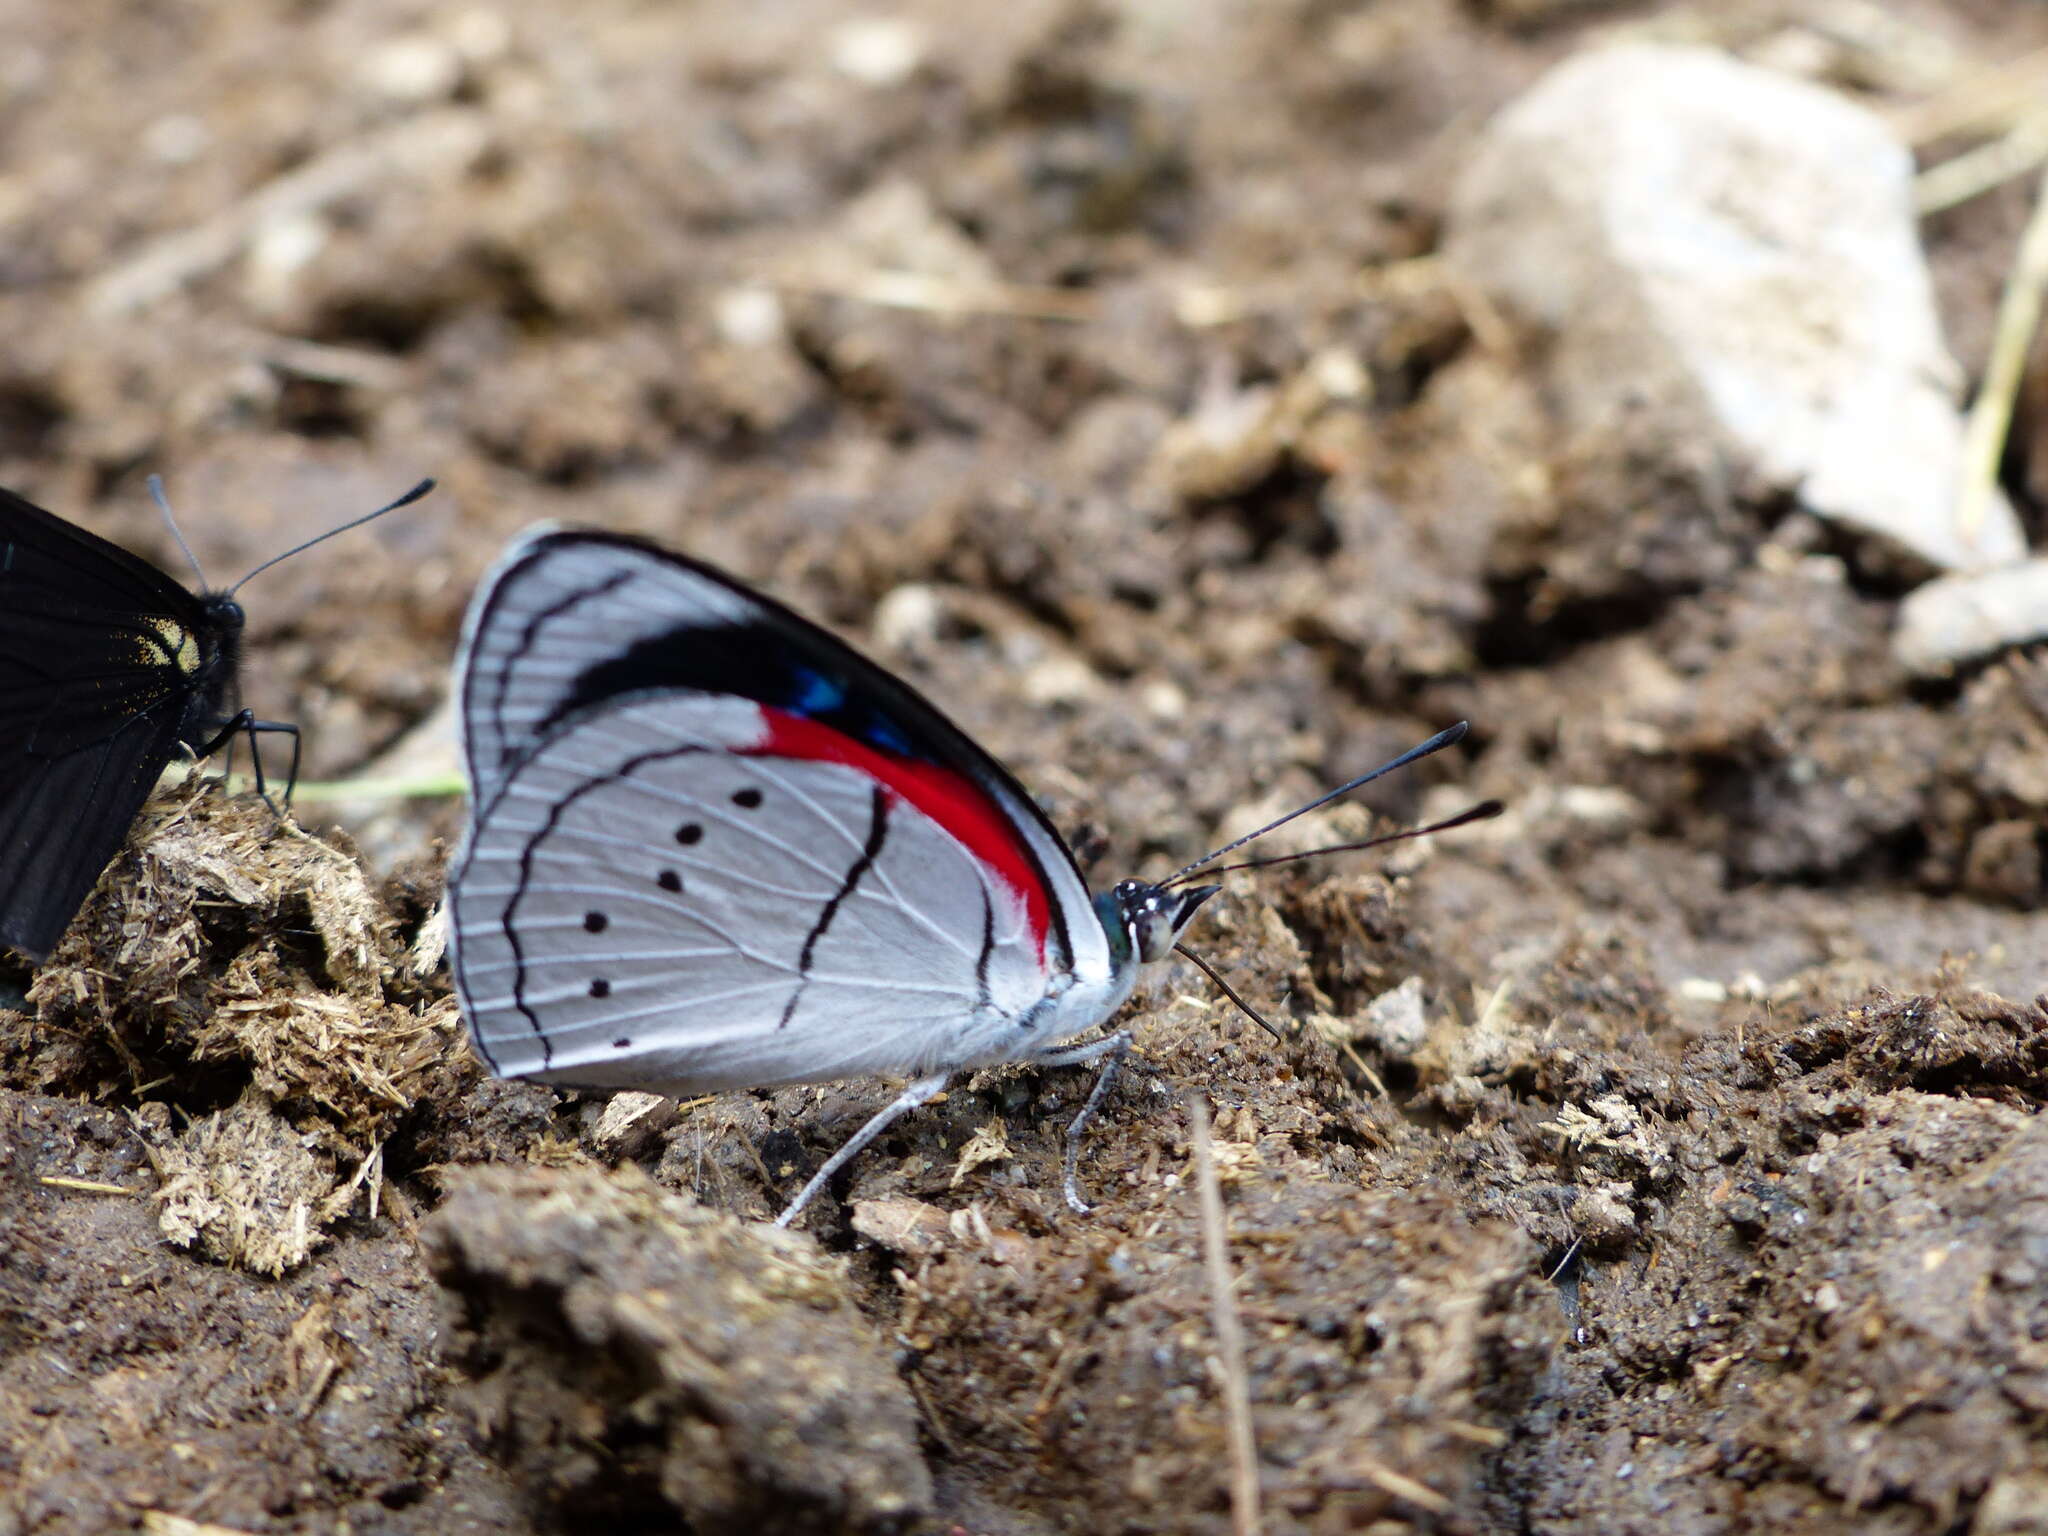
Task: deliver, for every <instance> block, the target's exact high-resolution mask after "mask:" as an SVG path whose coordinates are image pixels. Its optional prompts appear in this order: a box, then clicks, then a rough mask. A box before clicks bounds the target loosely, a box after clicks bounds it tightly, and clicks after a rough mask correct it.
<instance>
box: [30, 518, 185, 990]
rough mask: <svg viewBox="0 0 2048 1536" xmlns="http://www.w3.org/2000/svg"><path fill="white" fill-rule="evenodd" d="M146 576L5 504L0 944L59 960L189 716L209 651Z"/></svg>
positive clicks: (49, 521)
mask: <svg viewBox="0 0 2048 1536" xmlns="http://www.w3.org/2000/svg"><path fill="white" fill-rule="evenodd" d="M213 627H214V625H213V621H211V620H209V618H208V616H207V614H206V611H205V607H204V605H203V604H202V603H201V601H200V600H199V599H198V598H196V597H195V596H193V594H192V593H190V592H188V591H186V590H185V589H184V588H183V587H181V586H179V585H178V584H177V583H176V582H174V581H172V580H171V579H170V578H169V577H167V576H165V575H164V574H163V573H162V572H160V571H158V570H157V569H156V568H155V567H154V566H151V565H149V564H148V563H147V562H145V561H142V560H140V559H138V558H136V557H135V556H134V555H132V554H130V553H128V551H126V550H124V549H122V548H120V547H119V546H118V545H114V544H110V543H108V542H107V541H106V540H104V539H101V538H98V537H97V536H95V535H93V534H90V533H87V532H86V531H85V530H84V529H82V528H77V527H74V526H72V525H71V524H69V523H67V522H65V521H64V520H63V519H61V518H58V517H56V516H53V515H52V514H51V513H48V512H46V511H44V510H43V509H42V508H40V507H37V506H35V505H33V504H32V503H30V502H27V501H25V500H23V499H22V498H21V497H19V496H16V495H14V494H13V493H11V492H8V491H4V490H0V942H4V943H6V944H8V945H11V946H12V947H13V948H15V949H18V950H20V951H21V952H22V953H24V954H26V955H28V956H30V957H31V958H34V959H37V960H41V959H43V958H45V957H46V956H47V955H48V954H49V952H50V950H51V949H53V948H54V947H55V946H56V943H57V940H58V939H59V938H61V937H62V936H63V933H64V929H65V928H66V927H67V926H69V924H70V922H71V919H72V916H73V915H74V914H75V913H76V912H77V910H78V908H79V905H80V904H81V903H82V902H83V901H84V900H85V897H86V895H87V893H88V892H90V891H91V889H92V887H93V883H94V882H95V881H96V880H97V879H98V878H99V875H100V871H101V870H102V869H104V868H105V867H106V864H107V861H108V860H109V859H111V858H112V857H113V855H114V853H115V851H116V850H117V849H118V848H119V847H120V845H121V839H122V838H123V837H124V836H125V835H126V833H127V830H128V826H129V824H130V823H131V822H132V821H133V820H134V819H135V813H136V811H137V810H139V809H140V808H141V806H142V802H143V801H144V800H145V799H147V798H148V795H149V792H150V789H151V788H152V787H153V786H154V785H155V783H156V781H157V778H158V776H159V775H161V774H162V772H163V769H164V765H165V763H166V762H168V761H169V759H170V756H171V754H172V752H174V751H175V750H176V749H177V746H178V743H179V741H180V739H181V738H183V737H185V736H187V735H188V734H189V733H190V731H191V729H192V722H193V720H194V718H195V717H196V716H197V715H198V714H200V713H203V712H204V709H205V708H206V707H209V700H210V699H211V700H217V697H218V694H219V691H220V688H221V687H222V686H224V681H222V682H212V681H211V680H212V679H213V678H214V676H215V674H216V672H217V670H218V669H217V667H216V665H215V663H216V661H217V659H218V657H219V655H220V654H221V652H220V645H219V637H218V636H216V635H214V634H213V633H212V632H211V630H212V628H213Z"/></svg>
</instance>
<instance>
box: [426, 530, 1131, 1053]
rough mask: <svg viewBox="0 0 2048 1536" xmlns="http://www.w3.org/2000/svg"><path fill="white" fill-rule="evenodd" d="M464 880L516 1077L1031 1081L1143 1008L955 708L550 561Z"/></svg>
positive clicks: (719, 601) (606, 572) (502, 589)
mask: <svg viewBox="0 0 2048 1536" xmlns="http://www.w3.org/2000/svg"><path fill="white" fill-rule="evenodd" d="M464 654H465V662H464V666H463V672H462V678H463V685H462V691H463V697H462V703H461V718H462V721H463V729H464V749H465V753H466V755H467V759H468V761H469V764H470V771H471V774H472V793H473V815H474V818H475V820H474V825H473V829H472V832H471V835H470V839H469V842H468V845H467V849H466V852H465V856H464V860H463V863H462V866H461V867H460V869H459V870H458V871H457V873H456V876H455V878H454V880H453V881H452V882H451V884H450V919H451V921H450V934H451V943H452V946H453V951H454V956H453V958H454V963H455V968H456V976H457V983H458V987H459V990H460V991H461V993H462V995H463V998H464V1001H465V1005H466V1008H467V1011H468V1014H469V1019H470V1023H471V1027H472V1030H473V1032H474V1034H475V1038H476V1040H477V1043H478V1046H479V1049H480V1050H481V1051H482V1052H483V1054H484V1055H485V1057H486V1058H487V1059H488V1060H489V1061H490V1062H491V1063H492V1065H493V1068H494V1070H497V1071H500V1072H503V1073H507V1074H510V1075H520V1076H538V1077H542V1078H545V1079H547V1080H551V1081H556V1082H563V1083H573V1084H579V1085H586V1086H598V1087H604V1086H639V1087H643V1088H644V1087H657V1088H660V1089H662V1090H663V1091H666V1092H673V1093H684V1092H697V1091H705V1090H710V1089H717V1088H723V1087H731V1086H739V1085H743V1084H745V1085H756V1086H760V1085H768V1084H773V1083H783V1082H806V1081H825V1080H829V1079H836V1078H841V1077H848V1076H856V1075H860V1074H863V1073H869V1072H884V1071H887V1072H918V1073H922V1072H926V1071H930V1070H935V1069H943V1068H947V1067H955V1066H965V1065H971V1064H974V1063H976V1062H981V1061H996V1060H1004V1059H1010V1058H1015V1057H1021V1056H1025V1055H1029V1054H1031V1052H1032V1051H1033V1050H1035V1049H1038V1048H1041V1047H1042V1046H1043V1045H1044V1044H1045V1043H1047V1042H1048V1041H1049V1040H1051V1039H1057V1038H1060V1037H1061V1036H1063V1035H1065V1034H1071V1033H1073V1032H1074V1031H1075V1030H1077V1029H1080V1028H1084V1027H1086V1026H1087V1025H1089V1024H1092V1023H1094V1022H1096V1021H1097V1020H1098V1019H1099V1018H1101V1017H1102V1016H1104V1015H1105V1014H1106V1013H1107V1012H1108V1011H1109V1009H1110V1008H1111V1007H1113V1006H1114V1004H1115V1002H1117V1001H1120V1000H1121V997H1122V995H1123V992H1124V991H1127V990H1128V973H1127V968H1126V969H1125V970H1121V971H1120V970H1119V968H1118V967H1117V966H1116V965H1114V964H1113V962H1112V957H1111V955H1110V952H1109V947H1108V941H1107V939H1106V937H1105V936H1104V933H1103V930H1102V925H1101V923H1100V922H1099V921H1098V920H1097V919H1096V917H1095V915H1094V912H1093V908H1092V904H1091V903H1090V901H1089V897H1088V893H1087V887H1086V885H1085V884H1084V883H1083V881H1082V880H1081V877H1080V874H1079V872H1078V871H1077V870H1076V869H1075V868H1074V865H1073V861H1072V858H1071V856H1070V855H1069V854H1068V853H1067V850H1066V846H1065V844H1064V843H1063V842H1061V841H1060V839H1059V837H1058V835H1057V834H1056V833H1054V832H1053V830H1052V828H1051V827H1050V825H1049V824H1048V823H1047V822H1046V821H1045V819H1044V817H1043V815H1042V814H1041V813H1040V812H1039V811H1038V810H1037V808H1036V806H1034V805H1033V804H1032V803H1031V801H1030V799H1029V797H1028V796H1026V795H1025V793H1024V791H1023V790H1022V789H1021V788H1020V787H1018V786H1017V784H1016V782H1015V781H1014V780H1013V779H1011V778H1010V776H1009V775H1008V774H1007V773H1005V772H1004V771H1003V770H1002V769H1001V768H1000V767H999V766H997V765H996V764H995V763H994V761H993V760H992V759H990V758H989V757H988V756H987V754H985V753H983V752H982V751H981V750H980V749H979V748H977V747H975V746H974V745H973V743H972V742H970V741H968V739H967V738H966V737H965V736H963V735H962V734H961V733H960V732H959V731H958V729H957V728H955V727H954V726H952V725H951V724H950V723H949V722H947V721H946V720H945V719H944V717H943V716H941V715H940V714H939V713H938V711H937V710H936V709H935V708H933V706H931V705H930V704H928V703H926V702H925V701H924V700H923V699H921V698H920V697H918V696H917V695H916V694H915V693H914V692H912V691H911V690H910V689H909V688H908V687H907V686H905V685H904V684H902V683H900V682H898V681H897V680H896V679H894V678H892V677H890V676H889V675H888V674H887V673H885V672H882V671H881V669H879V668H877V667H875V666H874V665H873V664H872V663H869V662H867V661H865V660H863V659H862V658H860V657H859V656H857V655H856V654H855V653H854V652H852V651H851V650H850V649H848V648H847V647H846V646H845V645H843V644H841V643H840V642H839V641H838V640H836V639H834V638H832V637H831V636H830V635H828V634H826V633H825V632H824V631H823V630H820V629H818V628H817V627H816V626H814V625H811V624H809V623H808V622H806V621H804V620H802V619H800V618H798V617H797V616H796V615H794V614H792V613H789V612H788V611H787V610H785V609H782V608H780V607H779V606H778V605H776V604H773V603H771V602H769V601H768V600H767V599H765V598H763V597H761V596H759V595H758V594H756V593H754V592H752V591H750V590H749V589H747V588H745V587H743V586H741V585H739V584H738V583H736V582H734V581H732V580H731V579H730V578H728V577H725V576H723V575H721V574H719V573H717V572H715V571H712V570H710V569H708V568H706V567H703V566H700V565H697V564H695V563H693V562H689V561H684V560H681V559H678V558H676V557H673V556H670V555H668V554H666V553H665V552H663V551H660V550H657V549H654V548H652V547H651V546H647V545H644V544H641V543H639V542H638V541H635V540H630V539H621V538H617V537H613V536H609V535H600V534H575V533H556V532H544V533H541V534H539V535H535V536H531V537H529V538H528V539H526V540H525V541H523V542H522V543H521V544H520V545H519V546H518V547H516V548H515V550H514V551H513V552H512V554H511V555H510V557H509V558H508V559H507V560H506V561H505V563H504V564H503V565H502V566H501V567H500V569H499V571H498V573H497V575H496V576H495V577H494V578H493V580H492V581H491V583H490V584H488V585H487V586H486V588H485V589H484V590H483V591H482V592H481V593H480V594H479V597H478V599H477V601H476V602H475V604H473V605H472V608H471V614H470V620H469V624H468V626H467V630H466V636H465V652H464Z"/></svg>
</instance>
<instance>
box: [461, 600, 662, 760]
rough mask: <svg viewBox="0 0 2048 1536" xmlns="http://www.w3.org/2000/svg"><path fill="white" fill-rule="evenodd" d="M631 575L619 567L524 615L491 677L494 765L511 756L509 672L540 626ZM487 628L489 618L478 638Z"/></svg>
mask: <svg viewBox="0 0 2048 1536" xmlns="http://www.w3.org/2000/svg"><path fill="white" fill-rule="evenodd" d="M632 579H633V573H632V572H630V571H618V572H615V573H613V574H612V575H610V576H607V577H606V578H605V579H604V580H603V581H600V582H595V583H593V584H591V585H589V586H584V587H579V588H577V589H576V590H575V591H574V592H571V593H570V594H569V595H568V596H566V597H563V598H561V599H559V600H557V601H555V602H553V603H550V604H549V605H548V606H547V607H545V608H543V609H541V610H540V611H539V612H538V613H536V614H534V615H533V616H532V617H530V618H529V619H527V621H526V623H525V624H524V625H523V626H522V627H521V629H520V631H519V639H518V642H517V643H516V644H515V645H513V646H512V648H511V649H510V650H509V651H508V652H507V653H506V654H505V655H504V656H503V657H502V658H500V659H499V660H498V662H497V667H498V675H497V677H496V678H494V679H493V683H494V685H495V686H494V687H493V690H492V692H493V695H494V697H493V698H492V700H491V728H492V730H494V731H495V732H496V733H497V736H498V742H497V748H498V757H499V760H498V762H497V763H495V764H493V765H492V766H493V767H496V768H502V767H503V766H504V764H505V761H506V760H507V759H508V758H509V757H510V756H512V754H511V752H510V751H509V750H508V749H507V747H506V742H507V740H508V738H509V736H510V733H509V732H508V731H507V730H506V729H505V699H506V695H507V694H509V693H510V692H511V689H512V674H513V673H514V672H515V671H517V670H518V668H519V663H520V662H521V661H523V660H525V659H526V657H527V655H528V654H529V653H530V652H531V651H532V650H533V649H534V647H535V645H536V644H537V643H538V641H539V638H540V632H541V629H542V628H543V626H545V625H546V624H548V623H549V622H550V621H551V620H554V619H558V618H560V617H561V616H562V615H563V614H565V613H567V612H568V611H569V610H570V609H571V608H575V607H577V606H579V605H580V604H583V603H586V602H588V601H589V600H590V599H592V598H594V597H605V596H608V595H609V594H611V593H613V592H616V591H617V590H618V589H619V588H620V587H622V586H624V585H625V584H626V583H627V582H629V581H631V580H632ZM505 585H506V583H505V582H504V581H500V583H499V589H500V590H501V591H502V590H504V588H505ZM487 628H488V619H487V620H486V622H485V624H483V625H480V626H479V627H478V629H477V637H478V639H482V637H483V635H484V632H485V630H486V629H487Z"/></svg>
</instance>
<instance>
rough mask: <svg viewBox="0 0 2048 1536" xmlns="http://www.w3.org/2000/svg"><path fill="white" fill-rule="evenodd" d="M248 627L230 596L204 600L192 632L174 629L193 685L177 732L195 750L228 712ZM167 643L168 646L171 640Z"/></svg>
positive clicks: (180, 663)
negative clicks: (230, 691)
mask: <svg viewBox="0 0 2048 1536" xmlns="http://www.w3.org/2000/svg"><path fill="white" fill-rule="evenodd" d="M248 622H249V616H248V615H247V614H246V613H244V612H243V611H242V605H241V604H240V603H238V602H236V601H235V600H234V599H233V598H232V597H229V596H228V595H227V594H226V593H225V592H208V593H206V594H205V595H204V596H203V597H202V598H201V599H200V605H199V622H198V623H197V624H196V625H194V626H193V627H192V628H191V629H190V630H184V629H182V628H181V627H180V626H176V625H172V626H170V627H171V628H176V629H179V636H178V642H179V643H178V644H177V646H176V649H175V652H174V657H173V659H174V661H175V663H176V665H177V667H178V670H179V671H180V672H182V673H184V674H185V676H186V678H187V679H189V680H190V682H191V685H192V698H191V701H190V702H189V703H188V704H187V705H186V707H185V718H184V722H183V725H182V727H181V729H180V730H179V732H178V734H179V736H180V737H181V738H182V739H183V740H184V741H185V742H186V743H187V744H188V745H191V746H195V747H196V746H197V745H198V744H199V739H200V738H201V737H205V736H210V735H212V734H213V732H214V730H215V729H217V728H218V726H219V725H220V723H221V722H222V720H223V719H225V718H226V715H227V714H228V712H229V711H228V710H227V707H226V706H227V700H228V693H229V690H230V689H232V688H233V687H234V682H235V676H236V668H237V667H238V666H239V665H240V663H241V659H242V631H243V629H244V627H245V626H246V625H247V624H248ZM165 639H166V642H167V643H168V642H169V641H170V639H171V637H170V636H169V635H166V637H165Z"/></svg>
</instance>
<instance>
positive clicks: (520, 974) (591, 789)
mask: <svg viewBox="0 0 2048 1536" xmlns="http://www.w3.org/2000/svg"><path fill="white" fill-rule="evenodd" d="M716 750H717V749H716V748H713V747H699V746H687V747H663V748H661V749H660V750H658V751H654V752H642V753H640V754H639V755H638V756H637V757H629V758H627V759H626V761H625V762H623V763H621V764H619V766H618V767H617V768H615V769H613V770H612V771H611V772H610V773H607V774H601V775H600V776H598V777H597V778H594V779H591V780H589V781H588V782H586V783H582V784H579V785H577V786H576V787H575V788H574V789H573V790H571V791H570V792H569V793H568V794H566V795H564V796H562V798H561V800H560V801H558V802H557V803H556V804H555V805H553V806H551V807H550V808H549V810H548V817H547V820H546V821H544V822H542V823H541V825H540V827H539V828H538V829H536V830H535V831H534V833H533V834H532V836H530V837H528V838H527V840H526V846H525V847H524V848H522V849H520V850H519V880H518V883H517V885H516V886H515V887H514V889H513V892H512V899H511V900H510V901H508V902H506V903H505V912H504V915H503V916H502V917H501V918H500V919H499V927H500V929H501V930H502V931H503V933H504V935H505V943H506V946H507V947H508V948H509V949H510V950H511V952H512V1006H513V1007H514V1008H517V1009H518V1010H519V1012H520V1013H521V1014H522V1015H524V1016H525V1019H526V1022H527V1025H528V1027H530V1028H531V1029H532V1030H533V1037H534V1039H535V1040H537V1041H539V1042H540V1063H541V1066H542V1067H543V1068H545V1067H547V1066H548V1065H549V1064H550V1063H552V1062H553V1060H554V1057H555V1053H554V1048H553V1047H552V1046H550V1045H549V1044H548V1032H547V1027H546V1026H545V1025H543V1024H542V1023H541V1021H540V1015H539V1014H537V1013H536V1012H534V1009H533V1005H532V1004H531V1003H529V1002H528V1001H527V1000H526V948H525V946H524V945H523V944H521V943H520V942H519V905H520V903H521V902H523V901H524V900H525V899H526V893H527V891H528V890H529V889H530V888H531V886H532V884H533V861H534V859H535V858H536V857H537V856H538V854H539V852H540V845H541V844H542V843H544V842H546V841H547V839H548V838H549V837H550V836H551V835H552V834H553V833H554V830H555V828H556V827H558V826H560V825H561V821H562V818H563V817H564V816H566V815H567V814H568V813H569V810H570V808H571V807H572V806H574V805H575V804H576V803H577V802H578V801H580V800H581V799H583V797H584V796H585V795H590V794H595V793H596V792H597V791H599V790H601V789H603V788H605V787H606V786H607V785H610V784H616V783H618V782H619V781H620V780H621V779H624V778H627V777H628V776H630V775H631V774H633V773H636V772H638V771H639V770H640V769H642V768H644V767H646V766H647V764H649V763H657V762H661V761H663V760H665V759H668V758H675V757H692V756H697V755H700V754H703V753H708V752H714V751H716ZM459 878H460V877H458V879H459ZM600 985H601V986H603V988H604V991H602V992H600V991H598V990H597V988H598V987H599V986H600ZM610 993H611V983H610V982H608V981H598V982H592V983H591V992H590V995H591V996H592V997H607V996H609V995H610ZM486 1059H488V1058H486ZM491 1070H492V1071H493V1072H495V1071H497V1064H496V1063H495V1062H493V1063H491Z"/></svg>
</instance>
